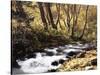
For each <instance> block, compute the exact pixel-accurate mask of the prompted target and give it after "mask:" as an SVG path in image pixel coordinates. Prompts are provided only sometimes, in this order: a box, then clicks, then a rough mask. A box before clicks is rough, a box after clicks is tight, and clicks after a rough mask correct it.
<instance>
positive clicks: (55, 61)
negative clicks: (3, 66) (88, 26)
mask: <svg viewBox="0 0 100 75" xmlns="http://www.w3.org/2000/svg"><path fill="white" fill-rule="evenodd" d="M95 47H96V46H95V45H94V44H92V43H86V44H80V43H77V44H68V45H64V46H58V47H52V48H45V49H44V52H35V53H33V54H32V56H31V57H30V58H24V60H20V59H17V60H16V62H17V63H18V65H19V66H20V68H12V73H13V74H31V73H46V72H55V71H56V70H57V69H58V68H59V67H60V66H61V64H63V63H64V62H65V61H67V60H68V59H70V58H71V57H72V56H74V55H77V54H78V53H82V52H85V51H86V50H91V49H92V48H95Z"/></svg>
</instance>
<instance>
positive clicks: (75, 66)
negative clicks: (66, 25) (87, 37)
mask: <svg viewBox="0 0 100 75" xmlns="http://www.w3.org/2000/svg"><path fill="white" fill-rule="evenodd" d="M96 68H97V51H96V50H89V51H86V52H85V53H82V54H78V55H77V56H75V57H73V58H71V59H70V60H68V61H66V62H65V63H64V64H63V65H62V66H61V67H60V68H59V69H58V70H57V71H59V72H66V71H83V70H95V69H96Z"/></svg>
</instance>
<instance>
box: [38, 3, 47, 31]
mask: <svg viewBox="0 0 100 75" xmlns="http://www.w3.org/2000/svg"><path fill="white" fill-rule="evenodd" d="M38 6H39V10H40V14H41V19H42V22H43V24H44V29H45V30H47V29H48V25H47V21H46V18H45V12H44V9H43V4H42V3H40V2H38Z"/></svg>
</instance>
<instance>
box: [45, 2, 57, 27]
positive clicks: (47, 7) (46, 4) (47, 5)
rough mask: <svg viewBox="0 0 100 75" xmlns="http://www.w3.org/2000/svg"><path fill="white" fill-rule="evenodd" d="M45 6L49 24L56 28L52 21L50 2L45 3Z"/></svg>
mask: <svg viewBox="0 0 100 75" xmlns="http://www.w3.org/2000/svg"><path fill="white" fill-rule="evenodd" d="M45 7H46V10H47V13H48V16H49V20H50V24H51V25H52V27H53V28H54V29H57V26H56V25H55V24H54V21H53V16H52V12H51V8H50V3H45Z"/></svg>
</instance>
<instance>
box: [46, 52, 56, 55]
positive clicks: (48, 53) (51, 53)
mask: <svg viewBox="0 0 100 75" xmlns="http://www.w3.org/2000/svg"><path fill="white" fill-rule="evenodd" d="M46 54H47V55H48V56H53V55H54V53H53V52H46Z"/></svg>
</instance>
